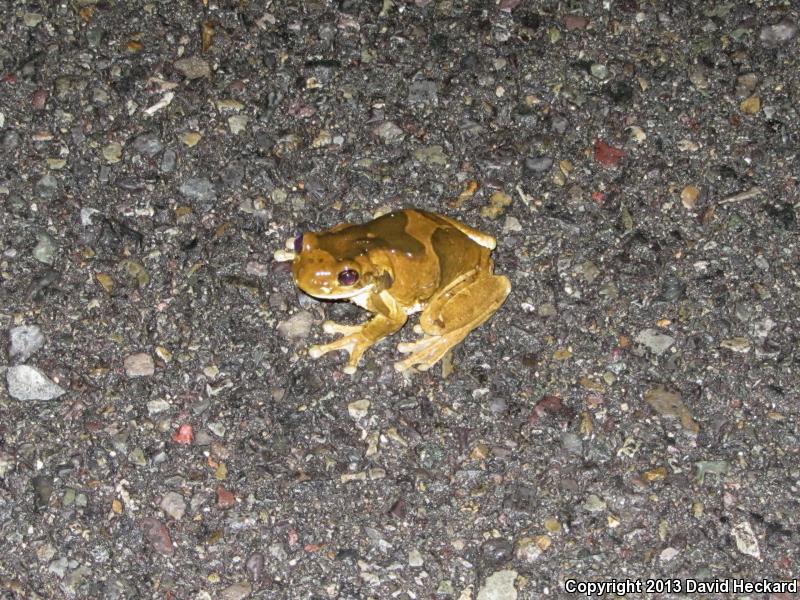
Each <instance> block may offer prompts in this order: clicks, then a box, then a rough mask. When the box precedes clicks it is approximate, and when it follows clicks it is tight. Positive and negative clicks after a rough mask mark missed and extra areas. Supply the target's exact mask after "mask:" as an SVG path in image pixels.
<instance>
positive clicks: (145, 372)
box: [124, 352, 156, 377]
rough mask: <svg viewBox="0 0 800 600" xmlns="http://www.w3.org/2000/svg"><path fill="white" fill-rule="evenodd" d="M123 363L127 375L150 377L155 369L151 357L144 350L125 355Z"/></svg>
mask: <svg viewBox="0 0 800 600" xmlns="http://www.w3.org/2000/svg"><path fill="white" fill-rule="evenodd" d="M124 364H125V373H126V374H127V375H128V377H150V376H151V375H153V373H155V369H156V368H155V363H154V362H153V357H152V356H150V355H149V354H147V353H146V352H139V353H138V354H131V355H130V356H127V357H126V358H125V363H124Z"/></svg>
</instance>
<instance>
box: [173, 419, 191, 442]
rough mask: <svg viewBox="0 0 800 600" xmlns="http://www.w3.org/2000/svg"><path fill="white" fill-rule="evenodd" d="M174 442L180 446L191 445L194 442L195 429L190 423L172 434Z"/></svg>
mask: <svg viewBox="0 0 800 600" xmlns="http://www.w3.org/2000/svg"><path fill="white" fill-rule="evenodd" d="M172 441H173V442H176V443H178V444H191V443H192V442H193V441H194V428H193V427H192V426H191V425H190V424H189V423H184V424H183V425H181V426H180V427H178V431H176V432H175V433H173V434H172Z"/></svg>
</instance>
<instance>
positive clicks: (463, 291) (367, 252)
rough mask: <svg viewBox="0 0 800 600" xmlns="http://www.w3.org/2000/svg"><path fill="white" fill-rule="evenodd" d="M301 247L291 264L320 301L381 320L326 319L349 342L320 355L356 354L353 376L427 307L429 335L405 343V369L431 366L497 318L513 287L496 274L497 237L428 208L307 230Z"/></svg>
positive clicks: (321, 348)
mask: <svg viewBox="0 0 800 600" xmlns="http://www.w3.org/2000/svg"><path fill="white" fill-rule="evenodd" d="M292 245H293V249H294V252H293V253H288V255H286V256H285V258H286V259H289V260H292V273H293V275H294V279H295V282H296V283H297V285H298V287H299V288H300V289H301V290H303V291H304V292H306V293H307V294H309V295H311V296H314V297H316V298H323V299H326V300H349V301H350V302H353V303H355V304H357V305H358V306H361V307H362V308H364V309H366V310H368V311H370V312H371V313H374V315H375V316H374V317H373V318H372V319H371V320H369V321H367V322H366V323H364V324H363V325H340V324H337V323H333V322H331V321H326V322H325V323H323V326H322V327H323V331H325V332H326V333H332V334H341V335H342V337H340V338H339V339H337V340H335V341H333V342H330V343H328V344H323V345H317V346H312V347H311V348H310V349H309V355H310V356H311V357H312V358H318V357H320V356H322V355H323V354H325V353H327V352H331V351H334V350H346V351H347V352H348V353H349V354H350V360H349V361H348V363H347V366H346V367H345V369H344V370H345V372H346V373H354V372H355V370H356V368H357V367H358V363H359V361H360V360H361V357H362V355H363V354H364V352H365V351H366V350H367V349H368V348H369V347H370V346H372V345H373V344H375V343H376V342H378V341H379V340H381V339H383V338H384V337H386V336H388V335H391V334H393V333H395V332H397V331H398V330H399V329H400V328H401V327H402V326H403V325H404V324H405V322H406V320H407V318H408V315H410V314H413V313H416V312H420V311H421V312H422V315H421V318H420V323H419V325H418V326H417V327H415V331H416V332H417V333H420V334H421V335H422V337H421V338H420V339H419V340H417V341H415V342H410V343H401V344H399V345H398V347H397V348H398V350H399V351H400V352H403V353H405V354H408V355H409V356H407V357H406V358H405V359H403V360H401V361H399V362H396V363H395V368H396V369H397V370H398V371H404V370H406V369H409V368H411V367H412V366H416V367H417V368H418V369H420V370H426V369H429V368H430V367H432V366H433V365H434V364H436V362H437V361H439V360H440V359H441V358H442V357H443V356H444V355H445V354H446V353H447V352H448V351H449V350H450V349H451V348H453V347H454V346H456V345H457V344H459V343H460V342H461V341H462V340H463V339H464V338H465V337H466V336H467V334H469V332H470V331H472V330H473V329H475V328H476V327H478V326H480V325H481V324H482V323H484V322H485V321H486V320H487V319H489V317H491V316H492V315H493V314H494V312H495V311H496V310H497V309H498V308H500V306H501V305H502V304H503V302H504V301H505V299H506V297H507V296H508V294H509V292H510V291H511V283H510V282H509V280H508V278H507V277H504V276H502V275H495V274H494V273H493V263H492V259H491V257H490V255H491V252H492V250H493V249H494V248H495V245H496V241H495V239H494V238H493V237H492V236H490V235H488V234H486V233H482V232H480V231H478V230H477V229H473V228H472V227H469V226H468V225H464V224H463V223H460V222H458V221H456V220H455V219H451V218H449V217H445V216H443V215H438V214H435V213H431V212H426V211H423V210H418V209H406V210H400V211H395V212H391V213H388V214H386V215H383V216H381V217H378V218H377V219H375V220H373V221H370V222H369V223H365V224H363V225H350V224H342V225H337V226H336V227H333V228H331V229H328V230H327V231H321V232H317V233H311V232H308V233H303V234H302V235H299V236H297V238H296V239H295V240H294V242H293V244H292Z"/></svg>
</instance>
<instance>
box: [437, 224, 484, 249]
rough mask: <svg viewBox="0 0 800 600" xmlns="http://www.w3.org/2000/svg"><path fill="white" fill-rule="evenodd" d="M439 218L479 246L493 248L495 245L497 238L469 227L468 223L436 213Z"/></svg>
mask: <svg viewBox="0 0 800 600" xmlns="http://www.w3.org/2000/svg"><path fill="white" fill-rule="evenodd" d="M436 216H437V217H438V218H439V219H441V220H442V221H444V222H445V223H447V224H448V225H450V226H451V227H455V228H456V229H458V230H459V231H460V232H461V233H463V234H464V235H465V236H467V237H468V238H469V239H471V240H472V241H473V242H475V243H476V244H478V245H479V246H483V247H484V248H488V249H489V250H494V249H495V247H497V240H496V239H495V238H494V236H491V235H489V234H488V233H483V232H482V231H478V230H477V229H475V228H474V227H470V226H469V225H465V224H464V223H461V222H459V221H456V220H455V219H451V218H450V217H446V216H444V215H436Z"/></svg>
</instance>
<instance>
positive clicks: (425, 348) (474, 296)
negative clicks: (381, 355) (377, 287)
mask: <svg viewBox="0 0 800 600" xmlns="http://www.w3.org/2000/svg"><path fill="white" fill-rule="evenodd" d="M510 291H511V283H510V282H509V280H508V278H507V277H504V276H502V275H493V274H492V272H491V266H489V268H488V269H474V270H472V271H469V272H468V273H464V274H463V275H461V276H460V277H458V278H457V279H455V280H454V281H453V282H451V283H450V284H449V285H448V286H447V287H445V288H444V289H443V290H441V291H440V292H438V293H437V294H436V296H434V297H433V298H432V299H431V302H430V304H429V305H428V307H427V308H426V309H425V311H424V312H423V313H422V318H421V319H420V326H421V329H422V331H423V333H424V336H423V337H422V339H420V340H418V341H416V342H410V343H404V344H399V345H398V347H397V348H398V350H400V352H404V353H410V356H409V357H408V358H406V359H405V360H402V361H399V362H397V363H395V365H394V366H395V369H397V370H398V371H405V370H406V369H409V368H411V367H413V366H415V365H416V366H417V368H418V369H420V370H421V371H426V370H427V369H430V368H431V367H432V366H433V365H435V364H436V363H437V362H438V361H439V360H441V358H442V357H443V356H444V355H445V354H447V352H448V351H449V350H450V349H452V348H453V347H454V346H456V345H458V344H459V343H461V341H463V339H464V338H465V337H467V335H468V334H469V332H470V331H472V330H473V329H475V328H476V327H479V326H480V325H481V324H483V323H484V322H485V321H486V320H488V319H489V317H491V316H492V315H493V314H494V313H495V311H497V309H498V308H500V306H502V304H503V302H505V299H506V297H507V296H508V294H509V292H510Z"/></svg>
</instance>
